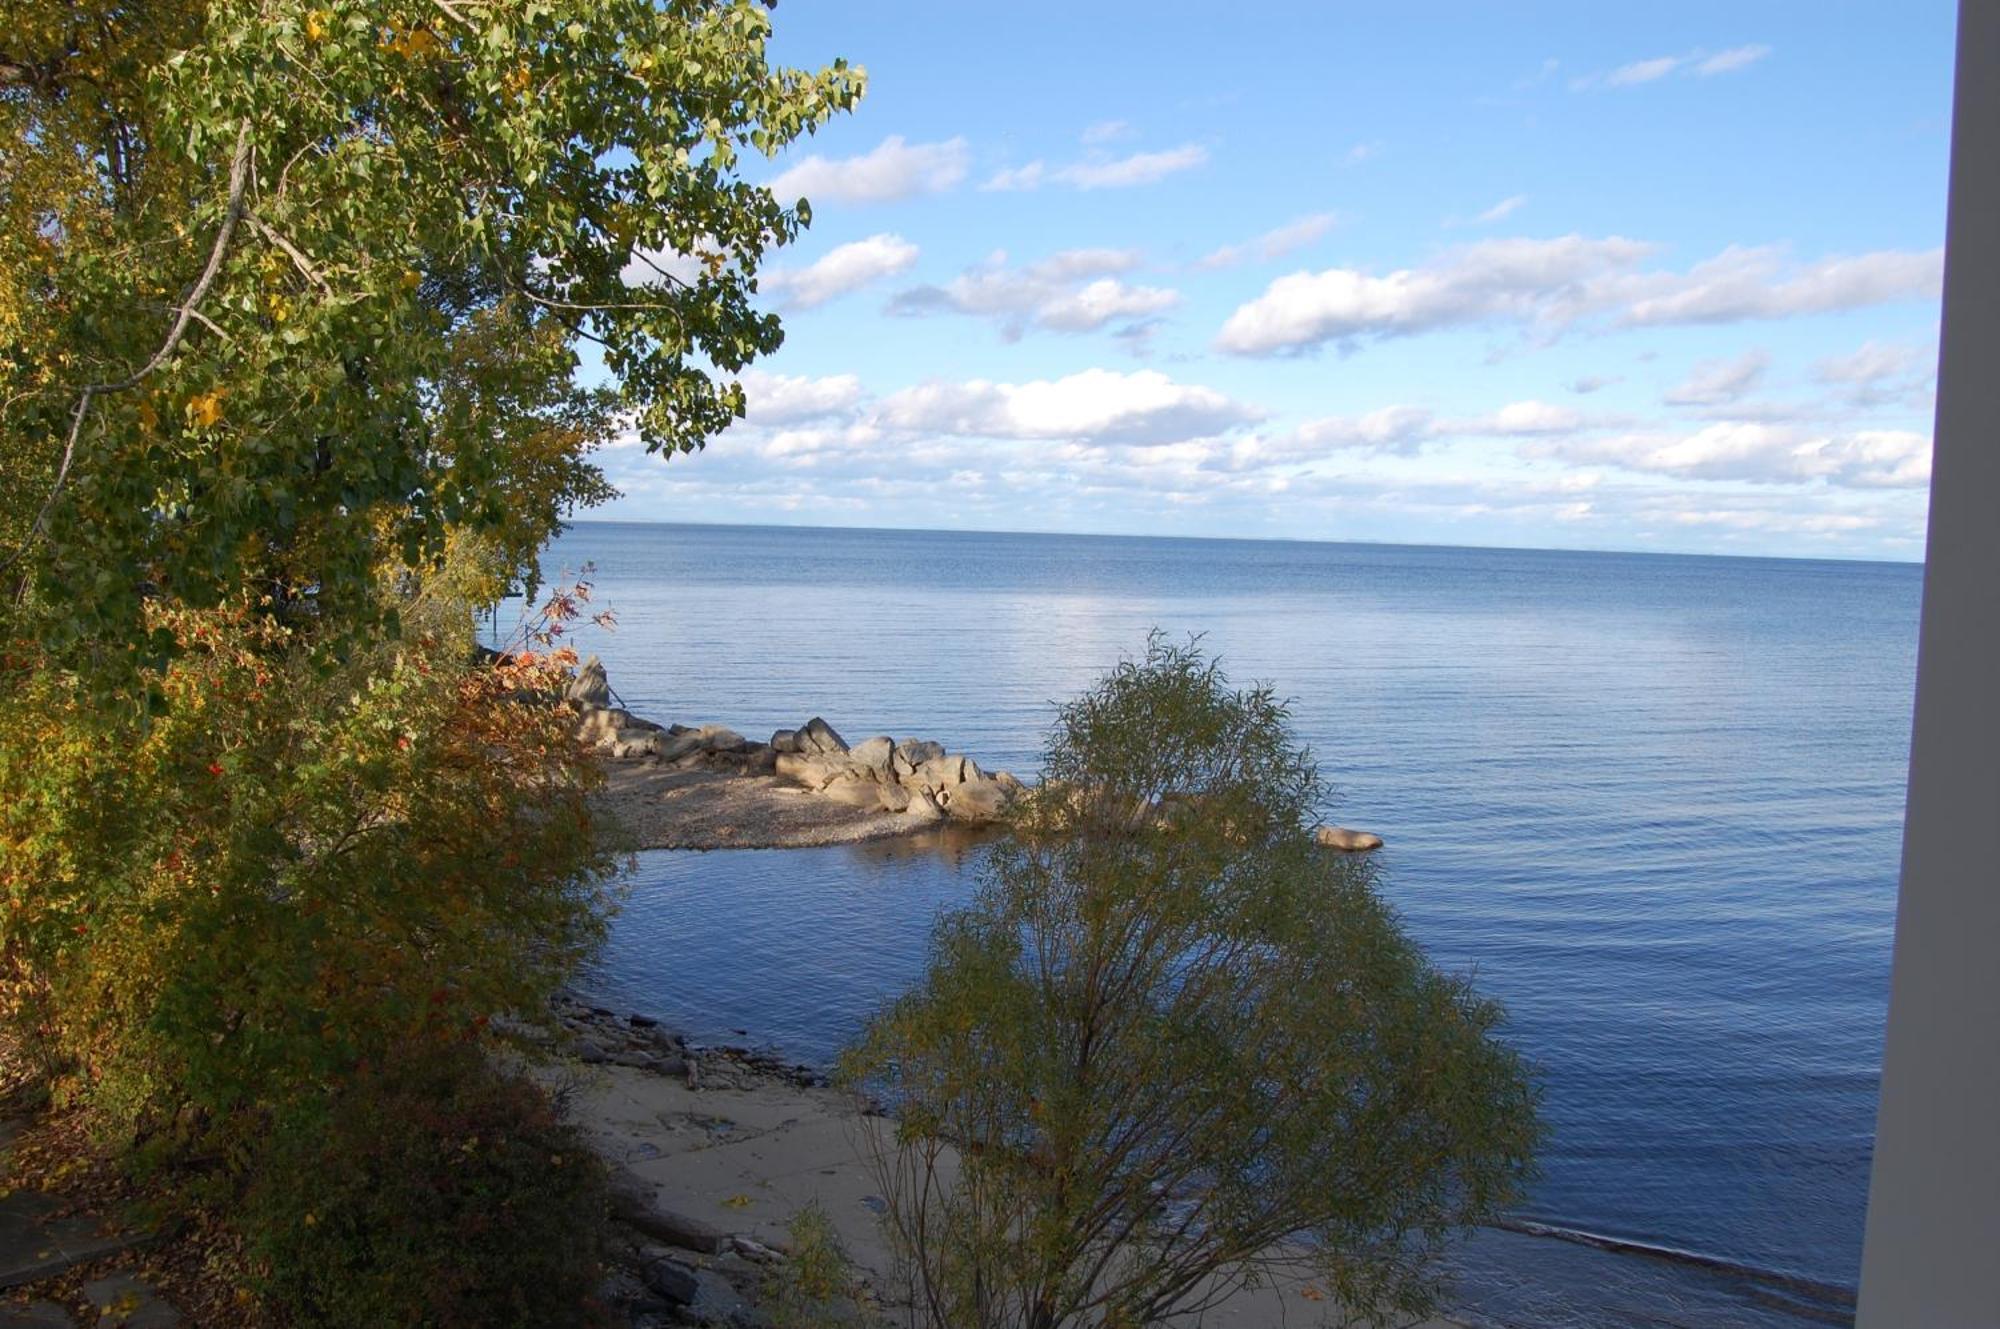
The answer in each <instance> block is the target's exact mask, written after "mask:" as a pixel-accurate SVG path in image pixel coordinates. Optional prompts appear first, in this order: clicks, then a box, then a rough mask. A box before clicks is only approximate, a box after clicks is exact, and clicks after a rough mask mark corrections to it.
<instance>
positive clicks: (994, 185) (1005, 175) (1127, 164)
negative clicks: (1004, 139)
mask: <svg viewBox="0 0 2000 1329" xmlns="http://www.w3.org/2000/svg"><path fill="white" fill-rule="evenodd" d="M1207 161H1208V149H1207V148H1204V147H1202V146H1201V145H1200V144H1199V143H1186V144H1183V145H1181V146H1180V147H1178V148H1166V149H1163V150H1161V151H1158V152H1134V153H1131V154H1129V155H1127V156H1124V157H1104V156H1096V157H1088V158H1086V159H1084V160H1083V161H1080V162H1071V163H1070V164H1069V165H1067V166H1055V167H1052V166H1050V165H1049V164H1048V163H1046V162H1042V161H1031V162H1029V163H1028V164H1027V165H1025V166H1014V167H1007V168H1004V169H1002V170H998V171H995V172H994V173H993V174H992V175H990V176H988V177H987V178H986V180H985V182H984V183H983V184H981V185H980V186H979V187H980V188H981V189H984V190H988V191H1002V192H1004V191H1009V190H1013V191H1020V190H1029V189H1039V188H1041V187H1042V186H1043V185H1045V184H1061V185H1068V186H1070V187H1071V188H1073V189H1129V188H1131V187H1132V186H1134V185H1150V184H1155V183H1157V182H1159V181H1161V180H1164V179H1166V178H1167V177H1168V176H1170V175H1178V174H1179V173H1180V172H1182V171H1191V170H1193V169H1194V168H1195V167H1197V166H1200V165H1202V164H1203V163H1205V162H1207Z"/></svg>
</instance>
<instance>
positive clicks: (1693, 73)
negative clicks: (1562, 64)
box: [1570, 44, 1771, 92]
mask: <svg viewBox="0 0 2000 1329" xmlns="http://www.w3.org/2000/svg"><path fill="white" fill-rule="evenodd" d="M1769 54H1771V48H1770V47H1768V46H1764V45H1754V44H1753V45H1748V46H1732V47H1729V48H1728V49H1726V50H1721V51H1708V50H1702V49H1696V50H1692V51H1686V52H1683V53H1681V54H1679V55H1657V56H1653V57H1652V58H1650V59H1646V60H1634V61H1632V62H1630V63H1629V64H1623V65H1619V66H1618V67H1617V68H1615V69H1607V70H1602V71H1600V72H1598V73H1594V74H1585V75H1582V76H1581V77H1579V78H1574V79H1571V80H1570V88H1571V89H1572V90H1573V91H1576V92H1591V91H1595V90H1598V89H1605V88H1636V87H1642V86H1644V85H1645V84H1648V83H1658V82H1659V81H1660V80H1661V79H1663V78H1667V77H1669V76H1670V75H1683V76H1686V77H1690V78H1714V77H1715V76H1716V75H1718V74H1734V73H1737V72H1738V71H1740V70H1744V69H1748V68H1749V67H1750V66H1752V65H1754V64H1756V63H1757V62H1758V61H1760V60H1762V59H1763V58H1764V57H1766V56H1768V55H1769Z"/></svg>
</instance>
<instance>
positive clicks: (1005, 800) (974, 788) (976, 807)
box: [944, 779, 1014, 821]
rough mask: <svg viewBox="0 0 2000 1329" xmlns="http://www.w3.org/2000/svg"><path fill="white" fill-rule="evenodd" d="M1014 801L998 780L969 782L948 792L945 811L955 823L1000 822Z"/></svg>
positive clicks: (1005, 787)
mask: <svg viewBox="0 0 2000 1329" xmlns="http://www.w3.org/2000/svg"><path fill="white" fill-rule="evenodd" d="M1013 800H1014V796H1013V794H1011V793H1009V792H1008V789H1007V786H1005V785H1003V784H1001V783H1000V782H999V781H998V780H987V779H977V780H967V781H966V782H965V783H963V784H960V785H957V786H954V787H953V788H951V789H949V790H947V791H946V797H945V804H944V810H945V811H946V812H947V813H949V814H951V819H952V820H953V821H998V820H999V819H1000V818H1001V817H1002V816H1004V815H1006V812H1007V805H1008V804H1009V803H1011V802H1013Z"/></svg>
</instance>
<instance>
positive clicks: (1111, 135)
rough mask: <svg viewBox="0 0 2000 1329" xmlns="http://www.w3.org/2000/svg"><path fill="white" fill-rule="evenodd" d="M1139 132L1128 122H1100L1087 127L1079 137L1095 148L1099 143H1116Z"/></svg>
mask: <svg viewBox="0 0 2000 1329" xmlns="http://www.w3.org/2000/svg"><path fill="white" fill-rule="evenodd" d="M1138 132H1139V131H1138V130H1136V129H1134V128H1133V127H1132V124H1131V122H1130V121H1127V120H1099V121H1098V122H1097V123H1096V124H1094V125H1087V126H1085V127H1084V131H1083V133H1081V134H1080V135H1078V136H1077V137H1078V138H1080V139H1081V140H1082V141H1083V142H1085V143H1088V144H1091V145H1093V146H1095V145H1096V144H1099V143H1115V142H1117V141H1118V140H1119V139H1121V138H1130V137H1132V136H1133V135H1134V134H1136V133H1138Z"/></svg>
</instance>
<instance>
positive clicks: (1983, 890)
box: [1859, 0, 2000, 1329]
mask: <svg viewBox="0 0 2000 1329" xmlns="http://www.w3.org/2000/svg"><path fill="white" fill-rule="evenodd" d="M1936 438H1937V441H1936V454H1935V460H1934V462H1933V467H1932V473H1931V522H1930V549H1929V555H1928V562H1927V565H1926V567H1925V571H1924V616H1923V630H1922V634H1921V638H1920V641H1919V646H1918V657H1917V710H1916V726H1915V729H1914V731H1913V734H1912V742H1911V751H1910V794H1909V807H1908V810H1907V812H1906V813H1905V817H1904V842H1903V884H1902V893H1901V896H1900V901H1899V904H1898V907H1897V918H1896V956H1895V978H1894V980H1893V984H1892V987H1891V990H1890V997H1889V1039H1888V1047H1887V1050H1886V1052H1885V1054H1884V1058H1883V1067H1882V1103H1881V1113H1880V1116H1879V1118H1878V1121H1877V1125H1876V1140H1875V1165H1874V1174H1873V1176H1872V1178H1871V1180H1870V1186H1869V1196H1868V1235H1867V1244H1866V1247H1865V1249H1864V1252H1863V1255H1862V1262H1861V1305H1860V1317H1859V1322H1860V1325H1861V1326H1862V1329H1958V1327H1959V1326H1980V1325H2000V0H1963V2H1962V4H1961V7H1960V12H1959V30H1958V81H1957V90H1956V93H1955V96H1954V100H1953V109H1952V154H1951V208H1950V219H1949V222H1948V224H1947V228H1946V241H1945V294H1944V336H1943V344H1942V348H1941V350H1940V353H1939V365H1938V396H1937V435H1936Z"/></svg>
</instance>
